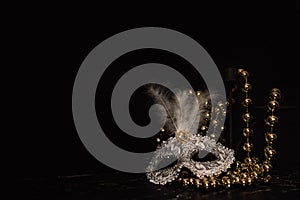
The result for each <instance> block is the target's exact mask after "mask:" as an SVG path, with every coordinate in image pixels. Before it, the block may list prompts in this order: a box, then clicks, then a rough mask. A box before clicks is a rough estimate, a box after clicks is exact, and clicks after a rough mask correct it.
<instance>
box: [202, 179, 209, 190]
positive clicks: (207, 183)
mask: <svg viewBox="0 0 300 200" xmlns="http://www.w3.org/2000/svg"><path fill="white" fill-rule="evenodd" d="M203 186H204V187H205V189H208V188H209V181H208V180H207V179H203Z"/></svg>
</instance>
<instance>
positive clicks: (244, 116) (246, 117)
mask: <svg viewBox="0 0 300 200" xmlns="http://www.w3.org/2000/svg"><path fill="white" fill-rule="evenodd" d="M242 118H243V120H244V121H245V122H249V121H250V119H251V118H252V116H251V114H250V113H245V114H244V115H243V116H242Z"/></svg>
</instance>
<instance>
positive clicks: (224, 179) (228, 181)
mask: <svg viewBox="0 0 300 200" xmlns="http://www.w3.org/2000/svg"><path fill="white" fill-rule="evenodd" d="M222 183H223V184H224V185H225V186H226V187H228V188H229V187H230V183H231V182H230V178H229V177H228V176H224V177H223V178H222Z"/></svg>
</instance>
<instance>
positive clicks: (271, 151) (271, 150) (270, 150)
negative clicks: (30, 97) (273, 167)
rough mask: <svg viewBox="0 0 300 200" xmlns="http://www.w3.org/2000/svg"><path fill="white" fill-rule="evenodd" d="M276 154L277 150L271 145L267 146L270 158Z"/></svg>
mask: <svg viewBox="0 0 300 200" xmlns="http://www.w3.org/2000/svg"><path fill="white" fill-rule="evenodd" d="M275 154H276V151H275V150H274V149H273V148H272V147H271V146H267V147H266V148H265V156H266V157H268V158H272V157H273V156H274V155H275Z"/></svg>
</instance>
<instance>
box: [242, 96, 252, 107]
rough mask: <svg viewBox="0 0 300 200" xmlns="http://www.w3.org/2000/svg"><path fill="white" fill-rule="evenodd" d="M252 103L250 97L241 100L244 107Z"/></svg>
mask: <svg viewBox="0 0 300 200" xmlns="http://www.w3.org/2000/svg"><path fill="white" fill-rule="evenodd" d="M251 103H252V100H251V99H250V98H246V99H245V100H244V101H243V102H242V105H243V106H244V107H248V106H249V105H250V104H251Z"/></svg>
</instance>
